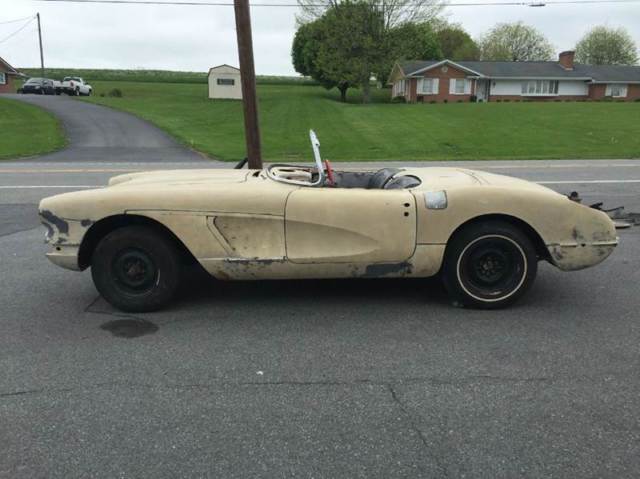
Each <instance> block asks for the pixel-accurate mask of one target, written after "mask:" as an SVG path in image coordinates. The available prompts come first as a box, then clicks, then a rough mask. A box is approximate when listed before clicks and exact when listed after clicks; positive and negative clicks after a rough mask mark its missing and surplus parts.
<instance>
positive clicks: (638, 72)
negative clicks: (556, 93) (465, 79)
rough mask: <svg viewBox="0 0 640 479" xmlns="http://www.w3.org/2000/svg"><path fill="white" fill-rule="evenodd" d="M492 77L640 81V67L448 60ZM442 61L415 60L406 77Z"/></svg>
mask: <svg viewBox="0 0 640 479" xmlns="http://www.w3.org/2000/svg"><path fill="white" fill-rule="evenodd" d="M446 62H447V63H450V64H453V66H455V65H456V64H457V65H460V66H461V67H464V68H466V69H468V70H472V71H475V72H478V73H479V74H481V75H482V76H484V77H488V78H557V79H562V78H566V79H572V78H574V79H583V80H593V81H596V82H615V81H631V82H640V67H637V66H628V65H583V64H580V63H575V64H574V66H573V70H565V69H564V68H563V67H562V66H561V65H560V64H559V63H558V62H555V61H553V62H486V61H459V62H452V61H449V60H446ZM441 63H443V61H442V60H425V61H411V62H406V63H402V64H401V65H400V67H401V68H402V71H403V72H404V74H405V75H406V76H412V75H415V74H416V73H417V72H421V71H424V70H428V69H430V68H434V67H435V66H437V65H439V64H441Z"/></svg>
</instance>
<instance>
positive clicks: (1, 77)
mask: <svg viewBox="0 0 640 479" xmlns="http://www.w3.org/2000/svg"><path fill="white" fill-rule="evenodd" d="M6 84H7V74H6V73H4V72H0V85H6Z"/></svg>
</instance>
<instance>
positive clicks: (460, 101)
mask: <svg viewBox="0 0 640 479" xmlns="http://www.w3.org/2000/svg"><path fill="white" fill-rule="evenodd" d="M463 101H464V100H458V101H457V102H456V103H462V102H463Z"/></svg>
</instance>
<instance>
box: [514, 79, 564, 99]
mask: <svg viewBox="0 0 640 479" xmlns="http://www.w3.org/2000/svg"><path fill="white" fill-rule="evenodd" d="M557 94H558V80H528V81H525V82H522V95H525V96H532V95H541V96H550V95H557Z"/></svg>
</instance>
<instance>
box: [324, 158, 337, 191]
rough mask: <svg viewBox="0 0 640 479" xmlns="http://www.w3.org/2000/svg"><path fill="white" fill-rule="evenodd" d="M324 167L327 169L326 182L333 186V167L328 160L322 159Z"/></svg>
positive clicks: (334, 182)
mask: <svg viewBox="0 0 640 479" xmlns="http://www.w3.org/2000/svg"><path fill="white" fill-rule="evenodd" d="M324 167H325V168H326V170H327V184H328V185H329V186H333V185H335V184H336V181H335V177H334V176H333V168H332V167H331V163H330V162H329V160H324Z"/></svg>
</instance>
